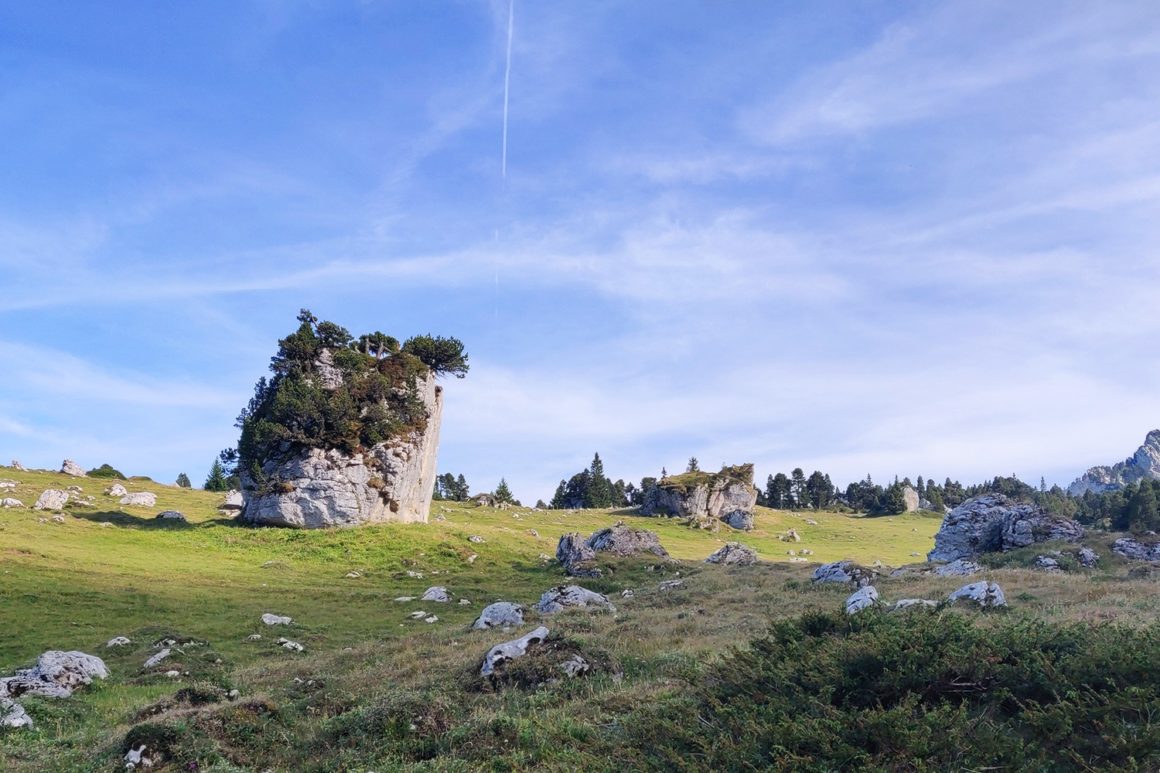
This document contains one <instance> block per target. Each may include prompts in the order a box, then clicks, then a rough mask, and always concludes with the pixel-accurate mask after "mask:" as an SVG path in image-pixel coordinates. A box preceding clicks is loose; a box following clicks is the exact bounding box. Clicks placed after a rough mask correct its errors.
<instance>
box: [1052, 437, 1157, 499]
mask: <svg viewBox="0 0 1160 773" xmlns="http://www.w3.org/2000/svg"><path fill="white" fill-rule="evenodd" d="M1145 479H1147V480H1160V429H1154V430H1152V431H1151V432H1149V433H1148V435H1147V436H1146V437H1145V438H1144V445H1142V446H1140V447H1139V448H1137V449H1136V453H1134V454H1132V455H1131V456H1129V457H1128V458H1127V459H1125V460H1124V461H1122V462H1119V463H1118V464H1114V465H1112V466H1111V467H1105V466H1099V467H1092V468H1091V469H1090V470H1088V471H1087V472H1085V473H1084V474H1083V475H1081V476H1079V477H1078V478H1076V479H1075V481H1074V482H1073V483H1072V484H1071V485H1070V486H1068V487H1067V493H1069V494H1071V495H1072V496H1076V497H1078V496H1083V495H1084V494H1085V493H1087V492H1088V491H1094V492H1096V493H1097V494H1101V493H1103V492H1105V491H1115V490H1116V489H1120V488H1123V487H1124V486H1126V485H1128V484H1129V483H1135V482H1136V481H1138V480H1145Z"/></svg>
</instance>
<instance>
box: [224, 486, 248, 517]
mask: <svg viewBox="0 0 1160 773" xmlns="http://www.w3.org/2000/svg"><path fill="white" fill-rule="evenodd" d="M245 506H246V500H245V499H244V498H243V497H242V492H240V491H234V490H233V489H230V490H229V491H227V492H226V501H224V502H222V503H221V504H220V505H218V510H232V511H234V512H240V511H241V510H243V509H245Z"/></svg>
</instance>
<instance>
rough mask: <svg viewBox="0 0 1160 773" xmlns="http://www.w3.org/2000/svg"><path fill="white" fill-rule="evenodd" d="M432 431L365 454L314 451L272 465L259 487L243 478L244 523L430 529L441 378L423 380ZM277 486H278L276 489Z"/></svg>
mask: <svg viewBox="0 0 1160 773" xmlns="http://www.w3.org/2000/svg"><path fill="white" fill-rule="evenodd" d="M416 383H417V386H418V396H419V398H420V400H421V401H422V403H423V408H424V410H425V411H426V413H427V421H426V428H425V429H424V430H423V431H422V432H421V433H414V434H412V435H411V436H409V437H405V438H401V439H394V440H391V441H388V442H386V443H379V444H377V445H375V446H373V447H371V448H370V449H368V450H367V451H366V452H363V453H356V454H347V453H344V452H342V451H339V450H335V449H331V450H323V449H320V448H311V449H305V450H302V451H301V452H299V453H296V454H291V455H290V456H289V457H288V458H286V459H283V460H282V461H279V462H267V463H266V464H265V465H264V466H263V467H262V476H263V477H264V478H265V479H266V481H268V482H267V483H266V484H264V485H259V483H258V482H257V481H255V480H254V479H253V478H252V477H251V476H250V475H249V474H248V473H246V471H244V470H243V471H242V475H241V478H242V491H243V494H244V499H245V505H244V508H243V509H242V511H241V514H240V515H239V516H238V517H239V518H240V519H241V520H243V521H248V522H250V523H256V524H264V525H270V526H292V527H297V528H306V529H316V528H323V527H330V526H361V525H365V524H370V523H382V522H387V521H398V522H403V523H416V522H419V523H426V522H427V517H428V515H429V513H430V510H431V495H432V493H433V492H434V490H435V474H436V469H435V457H436V452H437V450H438V446H439V423H440V421H441V420H442V414H443V389H442V387H440V386H437V385H436V384H435V377H434V375H431V374H428V375H427V377H426V378H420V379H417V382H416ZM271 481H272V482H271Z"/></svg>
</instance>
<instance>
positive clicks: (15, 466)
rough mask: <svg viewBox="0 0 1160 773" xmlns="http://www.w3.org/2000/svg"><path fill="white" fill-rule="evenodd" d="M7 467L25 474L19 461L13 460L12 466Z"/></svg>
mask: <svg viewBox="0 0 1160 773" xmlns="http://www.w3.org/2000/svg"><path fill="white" fill-rule="evenodd" d="M8 466H9V467H11V468H12V469H14V470H19V471H21V472H27V469H26V468H25V466H24V465H23V464H21V463H20V460H19V459H13V460H12V464H10V465H8Z"/></svg>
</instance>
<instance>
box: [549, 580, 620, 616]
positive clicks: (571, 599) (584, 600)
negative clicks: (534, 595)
mask: <svg viewBox="0 0 1160 773" xmlns="http://www.w3.org/2000/svg"><path fill="white" fill-rule="evenodd" d="M588 606H594V607H600V608H601V609H607V610H609V611H612V612H615V611H616V607H614V606H612V604H611V603H610V602H609V601H608V597H607V596H605V595H604V594H602V593H596V592H595V591H590V590H588V589H587V588H581V587H580V586H579V585H559V586H557V587H555V588H552V589H551V590H549V591H546V592H545V593H544V595H542V596H540V600H539V601H538V602H537V603H536V611H537V612H539V613H540V614H542V615H554V614H556V613H557V612H562V611H564V609H565V608H566V607H588Z"/></svg>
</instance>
